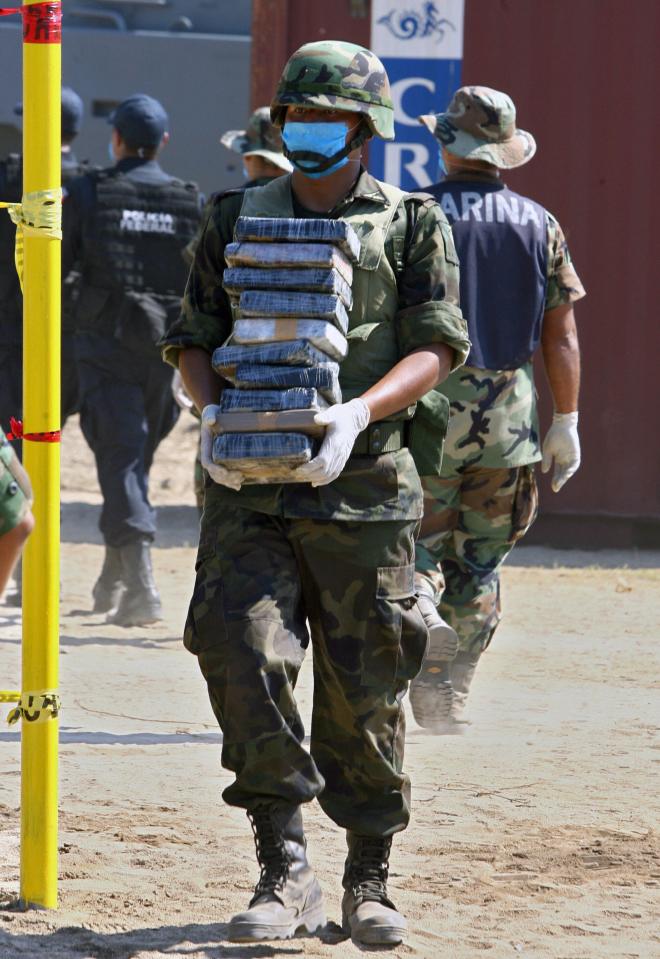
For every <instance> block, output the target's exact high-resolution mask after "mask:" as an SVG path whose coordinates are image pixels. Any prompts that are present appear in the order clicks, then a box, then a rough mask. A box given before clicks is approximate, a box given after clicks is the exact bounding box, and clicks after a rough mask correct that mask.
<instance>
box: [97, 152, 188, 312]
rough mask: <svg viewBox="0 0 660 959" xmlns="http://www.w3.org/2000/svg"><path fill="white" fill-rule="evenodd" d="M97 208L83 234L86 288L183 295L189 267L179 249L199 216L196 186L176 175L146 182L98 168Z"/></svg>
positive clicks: (115, 171)
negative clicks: (154, 181) (178, 178)
mask: <svg viewBox="0 0 660 959" xmlns="http://www.w3.org/2000/svg"><path fill="white" fill-rule="evenodd" d="M93 176H94V179H95V180H96V206H95V209H94V212H93V214H92V215H91V216H90V217H87V218H86V221H85V224H84V228H83V230H84V232H83V255H82V264H81V268H82V276H83V284H84V286H85V287H87V288H89V287H92V288H97V289H100V290H104V291H113V292H120V291H124V292H125V291H127V292H131V293H152V294H154V295H156V296H181V295H182V293H183V288H184V286H185V283H186V279H187V275H188V271H187V269H186V266H185V263H184V262H183V257H182V254H181V251H182V249H183V247H184V246H185V245H186V243H188V242H189V241H190V240H191V239H192V237H193V236H194V235H195V231H196V229H197V226H198V223H199V217H200V211H199V200H198V191H197V187H195V186H194V185H192V184H186V183H183V182H182V181H181V180H176V179H174V178H172V179H170V180H169V181H165V182H163V183H153V184H152V183H144V182H139V181H136V180H133V179H131V178H130V177H128V176H126V175H125V174H123V173H121V172H120V171H118V170H115V169H111V170H101V171H100V172H99V173H96V174H93Z"/></svg>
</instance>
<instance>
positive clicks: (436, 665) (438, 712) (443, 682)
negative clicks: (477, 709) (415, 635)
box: [410, 580, 458, 732]
mask: <svg viewBox="0 0 660 959" xmlns="http://www.w3.org/2000/svg"><path fill="white" fill-rule="evenodd" d="M415 585H416V587H417V590H418V598H417V606H418V608H419V611H420V613H421V614H422V617H423V619H424V622H425V623H426V628H427V629H428V631H429V643H428V647H427V650H426V656H425V657H424V663H423V665H422V668H421V670H420V671H419V673H418V675H417V676H416V677H415V678H414V679H413V681H412V682H411V684H410V706H411V708H412V712H413V716H414V717H415V722H416V723H417V725H418V726H422V727H424V728H425V729H430V730H432V731H434V732H440V731H442V730H443V728H444V726H445V724H446V723H447V722H448V721H449V717H450V714H451V709H452V705H453V698H454V697H453V690H452V682H451V671H450V664H451V661H452V660H453V659H454V657H455V656H456V653H457V651H458V636H457V635H456V632H455V630H453V629H452V628H451V626H449V625H448V624H447V623H446V622H445V621H444V619H443V618H442V616H441V615H440V613H439V612H438V609H437V607H436V605H435V597H434V594H433V591H432V589H431V587H430V586H429V585H428V584H427V583H426V581H423V582H420V581H419V580H417V581H416V583H415Z"/></svg>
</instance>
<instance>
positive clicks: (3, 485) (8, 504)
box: [0, 429, 32, 536]
mask: <svg viewBox="0 0 660 959" xmlns="http://www.w3.org/2000/svg"><path fill="white" fill-rule="evenodd" d="M31 502H32V488H31V486H30V481H29V479H28V475H27V473H26V472H25V470H24V469H23V467H22V465H21V463H20V462H19V459H18V457H17V456H16V453H15V452H14V450H13V449H12V448H11V446H10V445H9V440H8V439H7V437H6V436H5V434H4V432H3V431H2V430H1V429H0V536H3V535H4V534H5V533H9V532H10V531H11V530H12V529H15V528H16V527H17V526H18V524H19V523H20V522H21V520H22V519H23V517H24V516H25V514H26V513H27V512H28V510H29V509H30V504H31Z"/></svg>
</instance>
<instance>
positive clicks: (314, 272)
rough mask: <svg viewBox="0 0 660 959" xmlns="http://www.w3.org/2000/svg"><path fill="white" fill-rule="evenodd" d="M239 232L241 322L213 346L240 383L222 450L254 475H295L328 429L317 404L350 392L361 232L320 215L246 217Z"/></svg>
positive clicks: (234, 264)
mask: <svg viewBox="0 0 660 959" xmlns="http://www.w3.org/2000/svg"><path fill="white" fill-rule="evenodd" d="M235 237H236V241H237V242H235V243H233V244H230V246H229V247H228V248H227V256H226V259H227V263H228V264H229V266H228V268H227V270H225V274H224V277H223V285H224V287H225V290H226V291H227V293H228V294H229V296H230V299H231V301H232V309H233V312H234V328H233V331H232V335H231V337H230V339H229V341H228V342H227V344H225V345H224V346H222V347H219V348H218V349H216V350H215V352H214V354H213V367H214V369H215V370H216V372H217V373H219V374H220V375H221V376H222V377H223V378H224V379H225V380H226V381H228V382H229V383H231V384H232V386H231V387H230V388H227V389H225V390H224V393H223V399H222V401H221V410H220V413H219V414H218V417H217V420H216V424H215V431H216V434H217V435H216V436H215V439H214V442H213V459H214V461H215V462H216V463H218V464H220V465H222V466H226V467H228V468H230V469H232V470H238V471H240V472H241V473H242V474H243V477H244V482H247V483H255V482H256V483H283V482H295V481H296V480H295V475H294V471H295V468H296V467H297V466H300V465H302V464H303V463H306V462H309V460H311V459H312V458H313V457H314V456H315V455H316V452H317V451H318V447H319V444H320V441H321V439H322V433H323V427H319V426H318V425H317V424H316V423H315V422H314V416H315V414H316V413H317V412H318V411H319V410H320V409H323V408H325V407H327V405H328V404H333V403H340V402H341V389H340V386H339V361H341V360H342V359H343V358H344V357H345V356H346V354H347V352H348V342H347V340H346V336H345V333H346V331H347V329H348V312H347V310H350V309H351V306H352V291H351V286H350V283H351V281H352V276H353V267H352V263H353V262H356V261H357V257H358V255H359V241H358V239H357V236H356V235H355V233H354V231H353V229H352V228H351V227H350V226H349V225H348V224H346V223H343V222H342V221H340V220H320V219H318V220H316V219H315V220H297V219H273V218H256V217H241V218H239V220H238V222H237V224H236V229H235Z"/></svg>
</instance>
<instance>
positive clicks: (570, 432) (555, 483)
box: [541, 412, 580, 493]
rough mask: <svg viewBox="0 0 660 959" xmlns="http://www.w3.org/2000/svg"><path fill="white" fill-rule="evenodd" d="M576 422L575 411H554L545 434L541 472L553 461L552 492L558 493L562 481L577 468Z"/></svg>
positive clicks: (577, 443) (578, 452)
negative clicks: (550, 424)
mask: <svg viewBox="0 0 660 959" xmlns="http://www.w3.org/2000/svg"><path fill="white" fill-rule="evenodd" d="M577 424H578V414H577V412H575V413H554V414H553V416H552V426H551V427H550V429H549V430H548V432H547V433H546V434H545V439H544V440H543V449H542V452H543V460H542V462H541V472H543V473H547V472H548V470H549V469H550V467H551V466H552V461H553V460H554V461H555V471H554V473H553V474H552V490H553V492H554V493H558V492H559V490H560V489H561V488H562V486H563V485H564V483H565V482H566V481H567V480H569V479H570V478H571V476H572V475H573V473H575V472H576V471H577V470H578V469H579V466H580V437H579V436H578V429H577Z"/></svg>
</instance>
